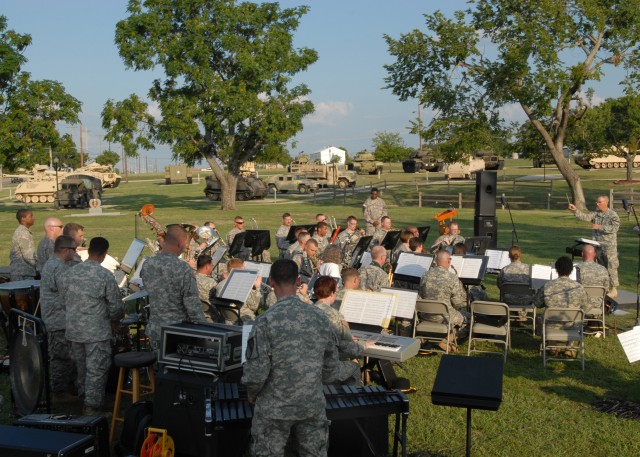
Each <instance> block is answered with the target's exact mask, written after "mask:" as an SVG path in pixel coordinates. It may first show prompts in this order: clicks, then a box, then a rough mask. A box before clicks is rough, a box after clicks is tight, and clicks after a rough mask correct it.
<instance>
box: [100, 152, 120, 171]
mask: <svg viewBox="0 0 640 457" xmlns="http://www.w3.org/2000/svg"><path fill="white" fill-rule="evenodd" d="M118 162H120V154H118V153H117V152H114V151H112V150H110V149H109V150H106V151H102V154H100V155H99V156H97V157H96V163H99V164H100V165H111V166H112V167H115V166H116V164H117V163H118Z"/></svg>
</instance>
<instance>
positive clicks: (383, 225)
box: [369, 216, 391, 254]
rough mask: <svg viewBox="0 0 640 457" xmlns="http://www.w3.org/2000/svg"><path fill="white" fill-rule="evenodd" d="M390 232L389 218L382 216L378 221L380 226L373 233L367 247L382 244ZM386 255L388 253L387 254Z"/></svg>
mask: <svg viewBox="0 0 640 457" xmlns="http://www.w3.org/2000/svg"><path fill="white" fill-rule="evenodd" d="M389 230H391V218H390V217H389V216H383V217H382V219H380V225H379V226H378V227H377V228H376V229H375V231H374V232H373V238H371V243H370V244H369V246H378V245H380V244H382V241H383V240H384V237H385V236H387V232H388V231H389ZM387 254H388V253H387Z"/></svg>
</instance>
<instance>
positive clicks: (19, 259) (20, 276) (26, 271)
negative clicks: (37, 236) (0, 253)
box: [9, 225, 36, 281]
mask: <svg viewBox="0 0 640 457" xmlns="http://www.w3.org/2000/svg"><path fill="white" fill-rule="evenodd" d="M9 271H10V272H11V280H12V281H22V280H25V279H33V278H35V277H36V252H35V246H34V245H33V235H32V234H31V231H30V230H29V229H28V228H26V227H25V226H24V225H19V226H18V228H16V230H15V232H13V237H12V238H11V249H10V251H9Z"/></svg>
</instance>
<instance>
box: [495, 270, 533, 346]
mask: <svg viewBox="0 0 640 457" xmlns="http://www.w3.org/2000/svg"><path fill="white" fill-rule="evenodd" d="M534 295H535V293H534V291H533V289H531V285H530V284H529V283H519V282H505V283H504V284H502V287H501V288H500V302H502V303H506V304H507V306H509V319H510V320H511V321H519V320H520V319H521V318H523V317H524V318H525V319H526V320H527V321H531V327H532V332H531V333H532V335H535V334H536V307H535V306H533V296H534Z"/></svg>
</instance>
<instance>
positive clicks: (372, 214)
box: [362, 187, 387, 235]
mask: <svg viewBox="0 0 640 457" xmlns="http://www.w3.org/2000/svg"><path fill="white" fill-rule="evenodd" d="M386 215H387V204H386V203H385V202H384V200H383V199H381V198H379V197H378V188H377V187H374V188H372V189H371V196H370V197H369V198H367V199H366V200H365V201H364V203H363V204H362V216H363V217H364V220H365V224H366V225H365V226H366V234H367V235H373V232H374V230H375V229H377V228H378V226H379V225H380V219H382V217H383V216H386Z"/></svg>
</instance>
